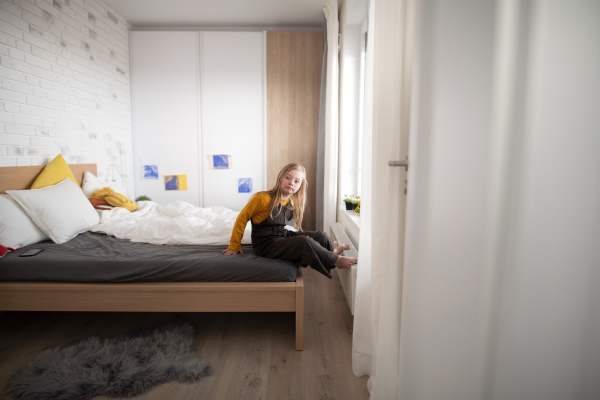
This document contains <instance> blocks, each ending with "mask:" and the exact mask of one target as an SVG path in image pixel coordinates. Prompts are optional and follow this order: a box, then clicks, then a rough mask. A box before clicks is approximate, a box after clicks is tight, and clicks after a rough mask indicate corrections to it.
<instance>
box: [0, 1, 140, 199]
mask: <svg viewBox="0 0 600 400" xmlns="http://www.w3.org/2000/svg"><path fill="white" fill-rule="evenodd" d="M0 76H1V85H2V90H1V91H0V123H1V124H0V165H2V166H18V165H44V164H46V163H47V162H48V161H50V160H51V159H52V158H53V157H54V156H56V155H57V154H59V153H62V154H63V155H64V156H65V159H66V160H67V162H69V163H97V164H98V174H99V176H100V177H104V178H109V177H108V176H107V175H108V170H109V167H110V166H111V165H112V164H116V165H117V166H118V167H119V168H120V169H121V170H122V171H123V172H124V173H126V174H128V175H129V176H131V174H132V156H131V154H132V146H131V118H130V94H129V46H128V38H127V25H126V22H125V20H123V19H122V18H121V17H120V16H119V15H117V14H116V13H114V12H113V11H112V10H111V9H110V8H108V7H107V6H106V4H105V3H104V2H103V1H102V0H69V1H66V0H54V1H52V0H37V1H28V0H23V1H17V0H14V1H9V0H3V1H1V2H0ZM130 189H131V186H130Z"/></svg>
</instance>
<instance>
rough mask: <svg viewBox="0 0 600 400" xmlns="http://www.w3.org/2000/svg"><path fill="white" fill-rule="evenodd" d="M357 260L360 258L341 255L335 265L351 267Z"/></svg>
mask: <svg viewBox="0 0 600 400" xmlns="http://www.w3.org/2000/svg"><path fill="white" fill-rule="evenodd" d="M357 262H358V260H357V259H356V258H354V257H345V256H339V257H338V259H337V261H336V262H335V264H334V265H335V267H336V268H341V269H346V268H350V267H351V266H353V265H354V264H356V263H357Z"/></svg>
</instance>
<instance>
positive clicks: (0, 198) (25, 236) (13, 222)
mask: <svg viewBox="0 0 600 400" xmlns="http://www.w3.org/2000/svg"><path fill="white" fill-rule="evenodd" d="M44 240H48V236H46V235H45V234H44V232H42V231H41V230H40V228H38V227H37V226H36V224H34V223H33V221H32V220H31V218H29V216H28V215H27V214H26V213H25V211H24V210H23V209H22V208H21V206H20V205H18V204H17V202H16V201H14V200H13V198H12V197H10V196H9V195H7V194H0V245H2V246H4V247H11V248H13V249H20V248H21V247H25V246H28V245H30V244H34V243H38V242H42V241H44Z"/></svg>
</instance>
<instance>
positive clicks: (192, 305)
mask: <svg viewBox="0 0 600 400" xmlns="http://www.w3.org/2000/svg"><path fill="white" fill-rule="evenodd" d="M43 168H44V166H34V167H0V193H5V192H6V190H11V189H16V190H22V189H29V187H31V185H32V183H33V181H34V180H35V178H36V177H37V176H38V175H39V173H40V172H41V171H42V170H43ZM71 171H73V174H74V175H75V177H76V178H77V179H78V181H79V183H80V184H81V181H82V180H83V174H84V172H85V171H90V172H92V173H93V174H95V175H96V174H97V169H96V164H73V165H71ZM0 311H111V312H112V311H117V312H118V311H120V312H293V313H295V314H296V350H302V349H303V341H304V336H303V327H304V280H303V277H302V272H301V270H298V276H297V278H296V282H165V283H160V282H157V283H61V282H0Z"/></svg>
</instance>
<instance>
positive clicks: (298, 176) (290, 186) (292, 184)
mask: <svg viewBox="0 0 600 400" xmlns="http://www.w3.org/2000/svg"><path fill="white" fill-rule="evenodd" d="M303 180H304V172H302V171H299V170H297V169H292V170H290V171H288V172H287V173H286V174H285V176H284V177H283V179H282V181H281V186H280V189H281V193H283V195H284V197H285V198H286V199H287V198H288V197H290V196H291V195H293V194H294V193H296V192H297V191H298V189H300V186H302V181H303Z"/></svg>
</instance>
